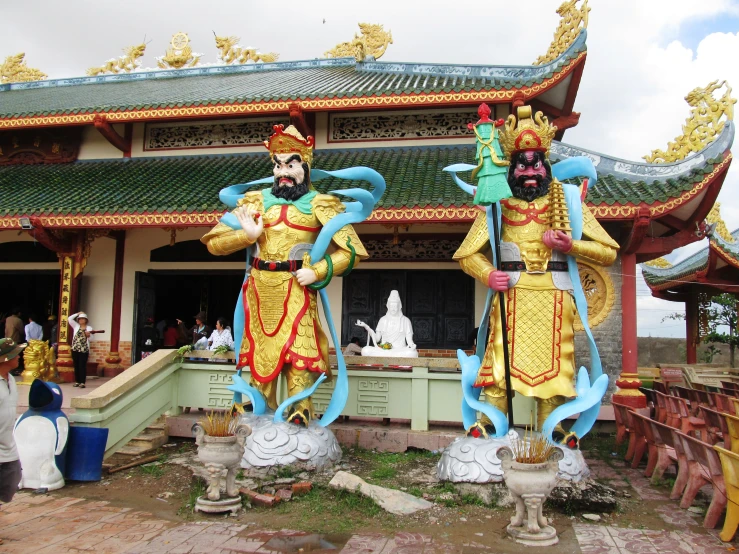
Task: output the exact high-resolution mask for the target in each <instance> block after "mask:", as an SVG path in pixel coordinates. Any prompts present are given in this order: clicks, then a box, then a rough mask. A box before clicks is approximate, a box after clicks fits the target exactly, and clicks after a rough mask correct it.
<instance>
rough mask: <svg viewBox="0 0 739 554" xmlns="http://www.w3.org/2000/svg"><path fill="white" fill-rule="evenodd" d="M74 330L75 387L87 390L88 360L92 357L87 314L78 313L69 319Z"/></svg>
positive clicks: (90, 328)
mask: <svg viewBox="0 0 739 554" xmlns="http://www.w3.org/2000/svg"><path fill="white" fill-rule="evenodd" d="M67 321H68V322H69V326H70V327H71V328H72V361H73V362H74V380H75V383H74V386H75V387H80V388H81V389H84V388H85V381H87V358H89V357H90V335H91V334H92V327H90V326H89V325H88V324H87V314H86V313H85V312H78V313H76V314H72V315H70V316H69V318H68V319H67Z"/></svg>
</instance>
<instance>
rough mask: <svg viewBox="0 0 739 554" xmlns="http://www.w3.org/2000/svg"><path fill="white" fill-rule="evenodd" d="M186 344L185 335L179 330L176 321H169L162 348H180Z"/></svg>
mask: <svg viewBox="0 0 739 554" xmlns="http://www.w3.org/2000/svg"><path fill="white" fill-rule="evenodd" d="M183 342H184V335H182V334H181V333H180V332H179V331H178V330H177V325H175V323H174V321H172V320H169V319H168V320H167V327H166V328H165V329H164V337H163V338H162V346H163V347H164V348H179V347H180V346H182V343H183Z"/></svg>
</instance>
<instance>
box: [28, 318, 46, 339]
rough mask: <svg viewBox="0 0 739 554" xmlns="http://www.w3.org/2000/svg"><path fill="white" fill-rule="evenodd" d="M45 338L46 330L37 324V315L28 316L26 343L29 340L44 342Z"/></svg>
mask: <svg viewBox="0 0 739 554" xmlns="http://www.w3.org/2000/svg"><path fill="white" fill-rule="evenodd" d="M43 338H44V330H43V328H42V327H41V325H39V324H38V323H36V314H31V315H29V316H28V325H26V342H28V341H29V340H32V339H33V340H42V339H43Z"/></svg>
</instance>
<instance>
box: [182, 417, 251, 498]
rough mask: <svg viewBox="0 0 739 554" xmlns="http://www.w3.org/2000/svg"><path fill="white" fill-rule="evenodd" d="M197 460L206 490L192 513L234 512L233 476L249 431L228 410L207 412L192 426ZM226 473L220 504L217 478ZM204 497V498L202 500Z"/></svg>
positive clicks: (234, 482)
mask: <svg viewBox="0 0 739 554" xmlns="http://www.w3.org/2000/svg"><path fill="white" fill-rule="evenodd" d="M193 434H194V435H195V444H197V445H198V459H199V460H200V462H201V463H202V464H203V465H204V466H205V469H206V470H207V471H208V490H207V492H206V494H205V496H201V497H200V498H198V500H197V502H196V505H195V510H196V511H204V512H223V511H229V510H230V511H233V512H237V511H238V509H240V507H241V498H240V496H239V489H238V487H237V486H236V472H237V471H238V469H239V466H240V463H241V459H242V458H243V456H244V448H245V443H246V438H247V437H248V436H249V435H250V434H251V427H249V426H248V425H246V424H243V423H239V416H238V414H235V413H233V412H232V411H231V410H228V411H224V412H211V413H209V414H208V415H207V416H206V418H205V419H202V420H200V421H198V422H197V423H196V424H195V425H194V426H193ZM224 469H225V470H226V491H225V496H226V498H225V499H223V500H221V475H222V474H223V470H224ZM206 497H207V498H206Z"/></svg>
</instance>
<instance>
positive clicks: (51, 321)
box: [41, 315, 56, 345]
mask: <svg viewBox="0 0 739 554" xmlns="http://www.w3.org/2000/svg"><path fill="white" fill-rule="evenodd" d="M42 327H43V330H44V334H43V336H42V337H41V340H48V341H49V344H51V345H53V344H54V343H56V335H55V334H54V333H53V330H54V329H55V328H56V316H55V315H50V316H49V317H48V318H46V321H44V324H43V325H42Z"/></svg>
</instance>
